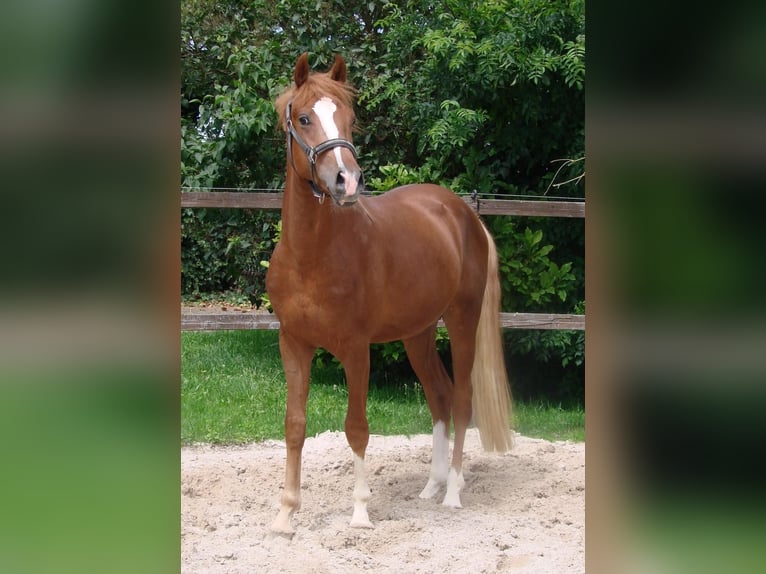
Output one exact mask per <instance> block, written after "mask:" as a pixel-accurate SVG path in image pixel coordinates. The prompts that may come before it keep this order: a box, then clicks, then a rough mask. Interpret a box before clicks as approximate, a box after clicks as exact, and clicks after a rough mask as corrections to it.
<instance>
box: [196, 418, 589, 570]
mask: <svg viewBox="0 0 766 574" xmlns="http://www.w3.org/2000/svg"><path fill="white" fill-rule="evenodd" d="M430 457H431V437H430V435H418V436H412V437H401V436H397V437H383V436H372V437H370V445H369V447H368V450H367V458H366V460H367V469H368V472H369V484H370V489H371V490H372V499H371V500H370V503H369V506H368V510H369V514H370V519H371V520H372V522H373V524H374V525H375V528H374V529H372V530H365V529H354V528H350V527H349V526H348V522H349V520H350V519H351V509H352V499H351V491H352V489H353V482H354V478H353V468H352V458H351V450H350V448H349V447H348V444H347V443H346V440H345V436H344V435H343V433H336V432H333V433H330V432H328V433H323V434H321V435H319V436H317V437H314V438H309V439H307V440H306V445H305V447H304V451H303V483H302V493H303V506H302V508H301V509H300V510H299V511H298V512H297V513H296V514H295V515H294V517H293V525H294V526H295V529H296V534H295V536H294V537H293V538H292V540H288V539H286V538H282V537H279V536H273V535H271V534H270V533H269V525H270V524H271V521H272V520H273V519H274V517H275V516H276V513H277V509H278V506H279V494H280V489H281V487H282V482H283V480H284V459H285V446H284V443H283V442H278V441H268V442H265V443H258V444H252V445H247V446H229V447H215V446H209V445H194V446H189V447H184V448H183V449H182V451H181V465H182V471H181V474H182V480H181V488H182V496H181V509H182V510H181V559H182V565H181V571H182V572H185V573H188V574H192V573H194V574H201V573H206V572H211V573H220V574H224V573H243V574H244V573H250V572H296V573H301V574H303V573H311V574H314V573H317V574H319V573H327V574H336V573H352V572H354V573H356V572H362V571H374V572H376V573H397V574H398V573H400V572H404V571H406V572H419V573H424V574H428V573H434V574H436V573H438V574H442V573H445V572H461V573H472V572H520V573H530V574H531V573H535V574H544V573H547V572H550V573H556V574H562V573H567V574H569V573H572V574H573V573H580V572H584V571H585V565H584V547H585V534H584V523H585V508H584V507H585V503H584V501H585V445H584V444H582V443H570V442H553V443H552V442H547V441H544V440H540V439H531V438H527V437H523V436H519V435H516V442H515V446H514V448H513V450H512V451H511V452H510V453H507V454H503V455H498V454H489V453H485V452H483V451H482V449H481V445H480V442H479V438H478V433H477V431H476V430H475V429H470V430H469V432H468V435H467V437H466V447H465V455H464V467H463V473H464V477H465V481H466V482H465V486H464V488H463V491H462V496H461V498H462V503H463V508H462V509H450V508H445V507H443V506H441V504H440V503H441V498H442V497H443V495H444V493H443V492H442V493H441V494H440V495H437V498H435V499H432V500H421V499H420V498H418V494H419V493H420V491H421V489H422V488H423V486H424V485H425V483H426V480H427V478H428V472H429V467H430Z"/></svg>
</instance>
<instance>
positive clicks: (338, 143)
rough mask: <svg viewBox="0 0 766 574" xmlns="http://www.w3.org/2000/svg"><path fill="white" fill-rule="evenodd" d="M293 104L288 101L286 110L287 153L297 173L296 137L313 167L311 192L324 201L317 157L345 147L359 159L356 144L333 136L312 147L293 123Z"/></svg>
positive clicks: (320, 200) (310, 181)
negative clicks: (316, 172)
mask: <svg viewBox="0 0 766 574" xmlns="http://www.w3.org/2000/svg"><path fill="white" fill-rule="evenodd" d="M292 105H293V102H292V101H290V102H288V103H287V110H286V120H287V155H288V156H289V157H290V163H291V164H292V166H293V171H295V173H298V170H297V169H296V167H295V160H294V159H293V146H292V140H293V139H295V142H296V143H297V144H298V146H299V147H300V148H301V149H302V150H303V153H305V154H306V158H307V159H308V161H309V166H310V167H311V179H309V184H311V193H313V194H314V197H316V198H317V199H318V200H319V203H322V202H323V201H324V193H322V190H321V189H319V186H318V185H317V184H316V183H315V182H314V167H315V166H316V162H317V158H318V157H319V155H320V154H323V153H324V152H326V151H329V150H331V149H333V148H336V147H344V148H346V149H347V150H349V151H351V153H352V154H353V155H354V159H357V153H356V148H355V147H354V144H352V143H351V142H350V141H348V140H344V139H342V138H333V139H329V140H325V141H323V142H322V143H320V144H319V145H318V146H316V147H311V146H310V145H308V144H307V143H306V142H304V141H303V139H302V138H301V136H299V135H298V132H296V131H295V125H294V124H293V120H292Z"/></svg>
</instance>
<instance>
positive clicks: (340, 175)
mask: <svg viewBox="0 0 766 574" xmlns="http://www.w3.org/2000/svg"><path fill="white" fill-rule="evenodd" d="M335 183H336V184H338V185H340V186H343V185H345V184H346V173H345V172H343V171H339V172H338V177H337V178H336V179H335Z"/></svg>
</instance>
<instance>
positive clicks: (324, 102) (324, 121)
mask: <svg viewBox="0 0 766 574" xmlns="http://www.w3.org/2000/svg"><path fill="white" fill-rule="evenodd" d="M337 109H338V107H337V106H336V105H335V102H333V101H332V99H330V98H328V97H327V96H325V97H324V98H321V99H319V100H317V101H316V103H315V104H314V108H313V110H314V113H315V114H316V115H317V117H318V118H319V123H320V124H321V125H322V129H323V130H324V133H325V135H326V136H327V139H337V138H339V137H340V132H339V131H338V126H337V125H336V124H335V118H334V117H333V116H334V115H335V110H337ZM333 152H334V153H335V161H337V162H338V168H340V169H343V170H345V169H346V166H345V165H343V160H342V159H341V157H340V148H339V147H336V148H334V149H333Z"/></svg>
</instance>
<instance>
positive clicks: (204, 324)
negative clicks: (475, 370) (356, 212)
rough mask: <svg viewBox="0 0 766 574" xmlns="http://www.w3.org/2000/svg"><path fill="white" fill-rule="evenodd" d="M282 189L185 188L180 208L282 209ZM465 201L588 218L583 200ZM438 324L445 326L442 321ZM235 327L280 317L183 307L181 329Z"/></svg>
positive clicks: (521, 318)
mask: <svg viewBox="0 0 766 574" xmlns="http://www.w3.org/2000/svg"><path fill="white" fill-rule="evenodd" d="M283 196H284V194H283V193H281V192H270V193H263V192H242V191H202V192H200V191H184V192H181V207H182V208H184V207H210V208H227V209H266V210H280V209H282V198H283ZM463 200H464V201H465V202H466V203H467V204H469V205H470V206H471V207H473V209H474V210H475V211H476V212H478V213H479V214H481V215H514V216H522V217H575V218H583V219H584V218H585V202H584V201H549V200H534V201H529V200H520V199H481V198H477V197H474V196H463ZM439 325H440V326H443V323H442V321H439ZM500 325H501V327H503V328H504V329H558V330H579V331H584V330H585V315H569V314H561V313H500ZM227 329H228V330H233V329H279V320H278V319H277V317H276V316H275V315H273V314H271V313H263V312H248V311H245V312H243V311H228V312H221V313H209V312H205V311H200V310H195V309H194V308H189V309H184V310H182V312H181V330H182V331H217V330H227Z"/></svg>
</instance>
